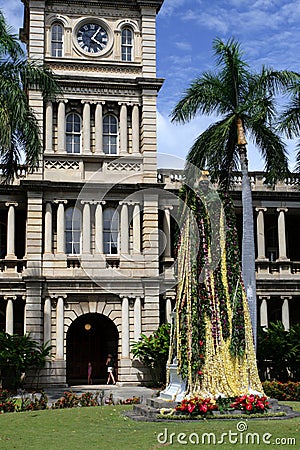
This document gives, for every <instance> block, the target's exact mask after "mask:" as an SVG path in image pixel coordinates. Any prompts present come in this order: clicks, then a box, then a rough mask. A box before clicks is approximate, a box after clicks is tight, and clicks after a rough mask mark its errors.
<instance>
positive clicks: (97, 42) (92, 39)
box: [91, 27, 104, 47]
mask: <svg viewBox="0 0 300 450" xmlns="http://www.w3.org/2000/svg"><path fill="white" fill-rule="evenodd" d="M100 29H101V27H98V29H97V31H96V33H94V34H93V36H92V37H91V41H93V42H96V44H99V45H101V46H102V47H103V46H104V45H103V43H102V42H99V41H98V40H97V39H96V36H97V34H98V33H99V31H100Z"/></svg>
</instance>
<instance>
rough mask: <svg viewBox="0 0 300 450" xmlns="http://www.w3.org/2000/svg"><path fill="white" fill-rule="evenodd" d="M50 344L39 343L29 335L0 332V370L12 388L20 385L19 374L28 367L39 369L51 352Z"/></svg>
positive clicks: (24, 371)
mask: <svg viewBox="0 0 300 450" xmlns="http://www.w3.org/2000/svg"><path fill="white" fill-rule="evenodd" d="M51 349H52V345H49V344H39V343H38V342H36V341H35V340H33V339H32V338H31V337H30V335H24V336H19V335H17V334H13V335H10V334H8V333H4V332H0V370H1V374H2V376H3V377H5V378H6V379H7V382H8V383H9V384H10V385H11V386H12V387H14V388H18V387H20V386H21V387H22V381H21V379H22V377H21V375H22V374H23V373H24V374H25V373H26V372H27V371H28V370H29V369H33V370H36V371H40V370H41V369H42V368H43V367H44V366H45V364H46V359H47V358H48V357H49V356H50V354H51Z"/></svg>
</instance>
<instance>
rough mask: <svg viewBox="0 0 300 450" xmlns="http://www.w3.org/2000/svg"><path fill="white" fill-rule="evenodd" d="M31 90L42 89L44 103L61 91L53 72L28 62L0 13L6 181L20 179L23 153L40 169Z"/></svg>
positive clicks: (0, 142) (0, 145)
mask: <svg viewBox="0 0 300 450" xmlns="http://www.w3.org/2000/svg"><path fill="white" fill-rule="evenodd" d="M28 89H36V90H40V91H41V93H42V95H43V98H44V100H47V99H53V98H55V95H57V94H58V92H59V88H58V84H57V82H56V80H55V78H54V76H53V74H52V72H51V71H50V70H49V69H47V68H46V67H45V66H43V65H42V64H40V63H38V62H29V61H28V60H27V58H26V55H25V52H24V51H23V49H22V47H21V45H20V43H19V42H18V39H17V36H16V35H15V34H14V33H13V31H12V28H11V27H10V26H8V25H7V23H6V20H5V18H4V16H3V13H2V12H1V11H0V127H1V133H0V163H1V164H3V175H4V178H5V181H7V182H9V181H11V180H12V179H13V178H14V177H16V176H17V169H18V165H19V163H20V161H21V158H22V152H24V153H25V155H26V164H27V165H28V168H29V169H33V168H35V167H36V166H37V164H38V159H39V155H40V153H41V141H40V129H39V126H38V122H37V119H36V117H35V115H34V112H33V110H32V109H31V108H30V107H29V103H28V97H27V90H28Z"/></svg>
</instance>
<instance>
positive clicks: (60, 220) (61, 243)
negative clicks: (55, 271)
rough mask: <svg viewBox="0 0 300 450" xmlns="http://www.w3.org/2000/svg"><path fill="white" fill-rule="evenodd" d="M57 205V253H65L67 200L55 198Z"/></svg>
mask: <svg viewBox="0 0 300 450" xmlns="http://www.w3.org/2000/svg"><path fill="white" fill-rule="evenodd" d="M54 203H58V207H57V249H56V250H57V253H65V204H66V203H67V200H54Z"/></svg>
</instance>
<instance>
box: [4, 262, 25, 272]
mask: <svg viewBox="0 0 300 450" xmlns="http://www.w3.org/2000/svg"><path fill="white" fill-rule="evenodd" d="M26 264H27V261H26V260H25V259H0V272H2V273H4V272H7V271H13V272H17V273H22V272H23V270H24V269H26Z"/></svg>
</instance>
